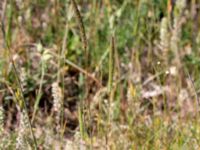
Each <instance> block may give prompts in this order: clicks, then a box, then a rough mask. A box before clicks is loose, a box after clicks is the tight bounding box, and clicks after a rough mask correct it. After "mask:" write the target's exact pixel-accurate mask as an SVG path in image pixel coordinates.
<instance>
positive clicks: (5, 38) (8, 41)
mask: <svg viewBox="0 0 200 150" xmlns="http://www.w3.org/2000/svg"><path fill="white" fill-rule="evenodd" d="M12 4H13V3H12V2H11V5H10V7H12ZM4 9H5V10H4V12H6V9H7V6H5V8H4ZM4 15H5V14H3V16H2V18H1V31H2V34H3V40H4V47H5V49H6V50H7V51H8V53H9V54H8V57H9V60H10V61H11V64H12V67H13V71H14V75H15V78H16V82H17V85H18V89H19V91H20V95H21V98H22V99H21V100H22V102H23V103H24V110H25V112H26V114H27V116H28V108H27V105H26V101H25V98H24V94H23V88H22V84H21V81H20V75H19V73H18V71H17V68H16V65H15V62H14V60H13V58H12V56H11V49H10V44H11V36H8V33H7V31H9V32H11V22H9V24H10V25H9V26H8V30H7V31H6V30H5V16H4ZM10 15H11V16H12V13H11V14H10ZM11 16H10V18H11ZM10 21H11V20H10ZM8 37H9V39H8ZM28 125H29V129H30V131H31V135H32V138H33V142H34V149H35V150H37V141H36V138H35V136H34V133H33V129H32V125H31V121H30V119H29V117H28Z"/></svg>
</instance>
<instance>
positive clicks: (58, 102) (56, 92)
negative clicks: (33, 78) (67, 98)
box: [52, 82, 63, 130]
mask: <svg viewBox="0 0 200 150" xmlns="http://www.w3.org/2000/svg"><path fill="white" fill-rule="evenodd" d="M52 96H53V101H54V103H53V111H54V112H55V113H56V116H55V118H56V124H57V130H59V128H60V120H61V112H62V105H63V101H62V90H61V88H60V87H59V85H58V82H54V83H53V84H52Z"/></svg>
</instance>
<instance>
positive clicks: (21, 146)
mask: <svg viewBox="0 0 200 150" xmlns="http://www.w3.org/2000/svg"><path fill="white" fill-rule="evenodd" d="M28 129H29V120H28V116H27V113H26V111H25V110H22V111H21V112H20V122H19V131H18V137H17V140H16V149H17V150H26V149H27V141H26V137H27V133H28V132H27V131H28Z"/></svg>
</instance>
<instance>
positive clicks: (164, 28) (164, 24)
mask: <svg viewBox="0 0 200 150" xmlns="http://www.w3.org/2000/svg"><path fill="white" fill-rule="evenodd" d="M160 44H161V48H162V50H163V51H167V49H168V46H169V31H168V21H167V18H165V17H164V18H162V21H161V27H160Z"/></svg>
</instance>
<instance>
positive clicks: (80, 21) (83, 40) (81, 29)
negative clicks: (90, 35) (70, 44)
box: [71, 0, 87, 52]
mask: <svg viewBox="0 0 200 150" xmlns="http://www.w3.org/2000/svg"><path fill="white" fill-rule="evenodd" d="M71 2H72V4H73V7H74V10H75V14H76V17H77V20H78V24H79V28H80V31H81V39H82V42H83V47H84V50H85V52H87V38H86V33H85V27H84V24H83V19H82V16H81V13H80V11H79V10H78V6H77V4H76V1H75V0H71Z"/></svg>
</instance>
